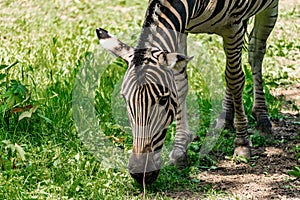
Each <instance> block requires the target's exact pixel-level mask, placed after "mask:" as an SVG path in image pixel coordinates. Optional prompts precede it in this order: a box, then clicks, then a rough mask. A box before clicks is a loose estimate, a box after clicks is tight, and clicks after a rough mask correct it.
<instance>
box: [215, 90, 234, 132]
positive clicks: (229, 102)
mask: <svg viewBox="0 0 300 200" xmlns="http://www.w3.org/2000/svg"><path fill="white" fill-rule="evenodd" d="M233 119H234V104H233V98H232V94H231V91H230V89H229V88H228V87H226V92H225V96H224V99H223V101H222V112H221V114H220V115H219V117H218V120H217V124H216V126H215V128H216V129H225V130H231V131H233V130H234V125H233Z"/></svg>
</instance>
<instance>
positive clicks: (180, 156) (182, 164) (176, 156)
mask: <svg viewBox="0 0 300 200" xmlns="http://www.w3.org/2000/svg"><path fill="white" fill-rule="evenodd" d="M170 165H175V166H176V167H177V168H178V169H179V170H182V169H184V168H186V167H188V166H189V158H188V156H187V154H186V152H185V151H182V150H180V149H179V150H175V149H174V150H173V151H172V152H171V154H170Z"/></svg>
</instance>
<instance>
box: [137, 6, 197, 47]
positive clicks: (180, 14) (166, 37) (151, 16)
mask: <svg viewBox="0 0 300 200" xmlns="http://www.w3.org/2000/svg"><path fill="white" fill-rule="evenodd" d="M198 1H201V0H198ZM196 4H197V1H196V0H150V2H149V6H148V9H147V12H146V17H145V21H144V24H143V28H142V32H141V34H140V37H139V41H138V45H137V48H138V49H144V48H151V47H156V48H158V49H161V50H165V51H168V52H175V51H178V50H180V48H181V46H180V44H181V42H182V38H183V37H184V32H185V28H186V26H187V24H188V21H189V19H190V17H191V16H192V13H193V12H194V7H195V5H196ZM184 38H185V37H184Z"/></svg>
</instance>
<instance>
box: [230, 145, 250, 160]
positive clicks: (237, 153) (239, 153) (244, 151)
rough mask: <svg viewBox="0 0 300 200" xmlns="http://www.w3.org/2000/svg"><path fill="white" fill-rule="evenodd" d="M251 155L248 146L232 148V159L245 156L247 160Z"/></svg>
mask: <svg viewBox="0 0 300 200" xmlns="http://www.w3.org/2000/svg"><path fill="white" fill-rule="evenodd" d="M250 157H251V150H250V147H249V146H238V147H235V149H234V154H233V158H234V160H242V159H239V158H245V159H246V160H249V159H250Z"/></svg>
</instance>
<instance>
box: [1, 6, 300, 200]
mask: <svg viewBox="0 0 300 200" xmlns="http://www.w3.org/2000/svg"><path fill="white" fill-rule="evenodd" d="M146 4H147V3H146V1H138V0H133V1H124V0H114V1H106V0H105V1H87V0H82V1H50V2H44V1H40V0H35V1H30V2H27V1H4V2H0V30H1V35H0V43H1V46H0V65H1V68H0V69H1V71H0V89H1V90H0V92H1V93H0V95H1V98H0V114H1V118H0V167H1V171H0V199H140V198H141V197H142V191H143V189H142V188H141V187H140V186H138V185H137V184H136V183H135V182H134V181H133V180H132V178H131V177H130V175H129V174H128V172H127V171H126V167H123V168H122V167H121V168H119V167H118V166H117V167H115V168H107V167H105V166H104V164H103V163H101V162H100V161H99V160H98V159H97V157H96V156H95V154H93V153H91V151H90V149H89V147H87V146H85V145H84V142H83V141H82V140H81V139H80V137H79V136H78V127H76V125H75V123H74V120H76V117H75V118H73V117H74V115H73V114H74V112H77V111H78V110H74V107H72V106H74V104H73V103H74V96H73V97H72V94H73V91H74V90H75V89H74V85H76V84H78V82H77V81H76V76H78V74H80V73H81V72H82V71H81V70H82V69H83V68H84V67H87V65H91V66H95V67H96V68H92V69H94V71H93V70H92V71H89V72H90V73H91V74H89V75H91V76H95V77H94V78H95V80H96V83H97V80H98V78H99V75H100V74H98V73H100V72H101V75H102V76H101V79H100V85H99V87H98V85H96V86H95V85H94V86H93V85H92V86H91V88H92V89H93V87H94V89H95V94H94V95H95V104H96V105H97V107H96V108H95V111H96V113H95V114H96V116H98V118H97V119H98V120H99V122H100V123H99V127H101V128H102V130H103V131H104V134H106V135H107V136H110V138H111V140H110V141H111V142H113V143H114V144H115V145H117V146H119V147H120V149H124V150H125V151H127V150H129V149H130V144H131V140H130V137H128V134H125V132H124V130H123V129H122V127H120V126H119V125H117V124H116V120H118V119H114V118H113V113H112V111H113V109H112V108H111V98H112V96H113V97H115V96H114V95H115V94H113V92H114V87H115V86H114V85H115V84H117V83H119V81H120V80H121V78H122V76H123V74H124V73H125V70H126V69H125V66H124V63H122V62H121V61H117V62H114V63H112V64H111V65H109V66H108V65H107V66H104V67H105V70H103V69H102V68H99V66H102V65H101V63H102V64H103V63H110V62H109V60H108V61H103V60H101V58H103V57H101V56H100V57H97V56H99V55H98V54H99V52H101V50H100V47H99V43H98V40H97V37H96V35H95V29H96V28H97V27H102V28H105V29H107V30H109V31H110V32H112V33H113V34H115V35H117V36H118V37H119V38H121V39H122V40H124V41H126V42H127V43H129V44H131V45H134V44H135V43H136V40H137V35H138V33H139V30H140V27H141V25H142V22H143V16H144V13H145V9H146V6H147V5H146ZM116 10H117V11H116ZM297 16H298V17H299V10H294V11H293V12H288V11H286V12H284V13H283V14H282V15H281V17H282V18H283V19H290V18H295V17H297ZM195 40H196V41H197V42H199V47H200V48H199V49H198V51H197V52H198V56H197V55H195V56H196V57H195V60H194V61H193V63H192V64H191V66H190V68H189V71H188V74H189V77H190V91H191V93H190V96H189V101H191V102H192V103H195V104H196V105H198V107H199V112H198V113H196V114H197V115H198V116H199V117H200V120H199V121H196V122H193V121H192V122H191V123H192V124H193V123H194V124H193V125H194V126H193V127H192V129H193V128H194V127H196V128H195V130H194V131H195V132H196V133H197V134H198V135H200V136H203V135H204V134H205V133H206V132H207V131H209V127H210V124H211V122H212V121H213V119H214V117H215V116H216V115H217V114H218V112H219V111H220V101H221V98H222V95H220V94H222V89H220V88H214V87H213V86H214V85H215V83H216V82H215V80H218V84H217V85H220V84H221V85H222V84H223V81H224V78H223V76H222V71H223V68H224V62H225V61H224V59H225V56H224V53H223V50H222V41H221V39H220V38H219V37H217V36H212V35H198V36H193V37H192V39H191V41H192V42H194V41H195ZM269 44H270V48H269V49H268V51H267V56H266V70H265V71H266V73H265V77H266V80H265V85H266V87H265V88H266V89H268V88H270V87H274V86H278V85H282V84H287V83H291V82H294V81H296V80H294V79H293V77H290V76H289V75H288V73H287V71H285V69H282V68H280V67H279V63H278V62H277V61H276V60H275V61H274V59H273V57H274V56H277V57H288V58H290V59H291V60H293V59H296V55H294V54H292V53H291V51H292V50H294V51H295V50H298V51H299V46H300V44H299V40H297V39H291V38H289V37H288V36H285V35H284V37H283V38H281V39H280V40H278V39H277V38H276V37H275V36H274V34H273V36H271V38H270V42H269ZM192 51H193V52H194V50H192ZM215 55H218V56H215ZM91 57H95V61H91V60H89V59H90V58H91ZM207 57H209V58H210V59H209V60H207V59H206V58H207ZM104 58H106V57H104ZM109 58H110V59H111V58H112V57H109ZM87 60H88V61H89V62H87ZM244 60H246V56H244ZM111 61H114V59H112V60H111ZM198 66H201V67H198ZM97 67H98V68H97ZM295 67H296V65H293V64H291V65H289V66H288V68H295ZM212 68H213V69H214V71H212V70H209V69H212ZM247 68H249V65H248V64H246V63H245V69H247ZM101 70H102V71H101ZM211 72H214V73H211ZM246 72H248V71H247V70H246ZM216 74H217V75H218V74H219V77H217V78H214V75H216ZM246 75H247V73H246ZM91 76H89V77H88V78H90V77H91ZM246 78H247V80H248V85H246V94H245V95H244V96H245V99H244V100H245V102H246V105H245V106H246V111H247V113H248V114H249V118H250V117H251V116H250V112H249V111H250V110H251V107H252V105H251V103H252V102H253V99H252V96H251V94H252V90H251V86H250V85H251V76H250V75H249V74H248V75H247V76H246ZM87 81H88V82H89V81H91V80H87ZM92 81H93V80H92ZM89 83H90V82H89ZM91 88H89V89H91ZM216 89H218V90H216ZM219 89H220V90H219ZM266 93H267V101H268V105H269V109H270V114H271V116H272V117H278V115H279V114H278V112H279V109H280V102H277V101H275V100H274V97H272V96H271V95H270V93H269V92H268V91H267V92H266ZM73 95H74V94H73ZM9 98H11V99H12V100H11V101H12V103H11V104H8V100H7V99H9ZM192 103H190V104H192ZM195 104H194V105H195ZM28 106H29V107H28ZM31 107H32V109H30V108H31ZM17 108H19V110H16V109H17ZM33 108H34V109H33ZM20 109H21V110H20ZM189 109H191V110H193V107H191V108H189ZM24 113H25V114H24ZM86 114H89V113H86ZM20 117H21V118H22V117H23V119H21V120H19V119H20ZM86 120H87V122H89V121H88V120H89V119H88V118H87V119H86ZM91 120H93V119H91ZM77 125H78V124H77ZM199 127H200V128H199ZM223 134H224V135H226V133H223ZM222 136H223V135H222ZM173 137H174V125H172V127H171V128H170V131H169V135H168V139H167V140H168V141H170V140H172V138H173ZM221 138H223V137H221ZM232 138H233V137H232V136H231V137H230V139H229V140H227V139H220V140H219V141H218V142H217V144H216V147H215V148H214V153H213V154H211V155H208V156H206V157H204V158H203V159H201V160H199V159H198V151H199V149H200V145H201V144H202V142H203V139H201V140H200V141H197V142H193V143H192V145H191V146H190V150H189V156H190V157H191V167H189V168H188V169H186V170H184V171H181V172H180V171H177V170H176V169H174V168H172V167H170V166H166V167H164V168H163V169H162V171H161V174H160V176H159V178H158V180H157V181H156V182H155V183H154V184H153V185H152V186H150V187H148V188H147V195H146V197H147V198H148V199H154V198H156V199H170V198H171V197H170V196H171V195H170V194H172V193H176V192H182V191H184V192H188V193H189V194H191V195H194V194H196V195H197V196H199V195H200V196H201V195H203V196H211V197H214V196H216V197H217V196H218V195H221V196H222V195H224V192H223V191H218V190H215V189H213V188H212V186H211V185H205V184H204V185H203V184H202V183H200V180H198V179H196V178H193V177H195V175H196V174H197V173H198V172H199V171H201V170H203V169H207V168H210V167H214V165H215V164H216V162H217V159H216V157H215V155H216V154H225V155H230V154H231V153H232V151H233V148H232ZM166 183H167V184H166Z"/></svg>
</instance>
